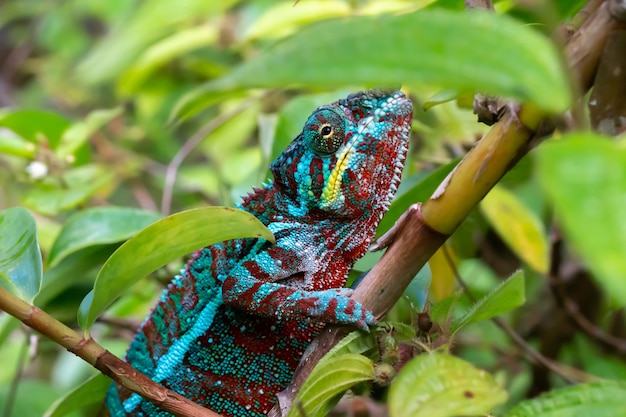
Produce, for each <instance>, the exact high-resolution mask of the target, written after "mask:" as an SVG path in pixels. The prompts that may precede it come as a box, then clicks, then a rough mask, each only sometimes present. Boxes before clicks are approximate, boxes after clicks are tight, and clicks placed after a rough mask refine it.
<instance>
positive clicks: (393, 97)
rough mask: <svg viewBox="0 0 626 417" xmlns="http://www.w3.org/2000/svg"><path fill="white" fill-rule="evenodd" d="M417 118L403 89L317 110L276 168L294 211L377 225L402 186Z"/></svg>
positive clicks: (366, 94) (277, 180) (279, 184)
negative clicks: (371, 219)
mask: <svg viewBox="0 0 626 417" xmlns="http://www.w3.org/2000/svg"><path fill="white" fill-rule="evenodd" d="M412 116H413V105H412V104H411V101H410V100H409V99H408V98H407V97H406V96H405V95H404V94H403V93H402V92H400V91H393V92H389V91H383V90H370V91H366V92H361V93H357V94H352V95H350V96H348V97H347V98H345V99H342V100H338V101H336V102H334V103H332V104H329V105H326V106H322V107H319V108H318V109H317V110H315V111H314V112H313V114H312V115H311V116H310V117H309V119H308V120H307V122H306V123H305V125H304V128H303V130H302V133H301V134H300V135H299V136H298V137H297V138H296V139H294V141H293V142H292V143H291V145H290V146H289V147H288V148H287V149H286V150H285V151H284V152H283V153H282V154H281V155H280V156H279V157H278V158H277V159H276V161H274V163H273V164H272V167H271V169H272V173H273V174H274V182H275V184H276V186H277V187H278V188H279V189H280V190H281V191H282V192H284V193H285V194H286V195H287V196H288V197H290V198H289V201H290V206H289V209H290V211H293V214H298V213H302V214H305V213H307V214H308V215H314V214H315V212H319V213H320V215H323V216H324V217H328V216H329V215H330V216H331V217H344V218H345V217H348V218H363V217H372V216H373V217H377V218H376V219H375V220H376V221H377V220H378V219H379V218H380V217H381V216H382V215H383V214H384V212H385V211H386V209H387V207H388V206H389V202H390V200H391V197H392V196H393V194H394V193H395V191H396V188H397V186H398V184H399V182H400V176H401V174H402V168H403V166H404V159H405V156H406V151H407V145H408V139H409V133H410V130H411V120H412Z"/></svg>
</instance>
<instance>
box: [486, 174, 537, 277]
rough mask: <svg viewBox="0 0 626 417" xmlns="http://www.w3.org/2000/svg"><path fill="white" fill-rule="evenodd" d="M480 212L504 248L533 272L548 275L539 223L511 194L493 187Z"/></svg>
mask: <svg viewBox="0 0 626 417" xmlns="http://www.w3.org/2000/svg"><path fill="white" fill-rule="evenodd" d="M480 209H481V211H482V212H483V214H484V215H485V217H486V218H487V219H488V220H489V223H491V225H492V226H493V228H494V230H495V231H496V232H497V233H498V235H499V236H500V238H502V240H503V241H504V242H505V243H506V244H507V246H508V247H509V248H510V249H511V250H512V251H513V252H514V253H515V254H516V255H517V256H518V257H519V258H520V259H522V260H523V261H525V262H526V263H527V264H528V265H529V266H530V267H531V268H533V269H534V270H535V271H537V272H539V273H541V274H546V273H547V272H548V251H549V242H548V237H547V236H546V231H545V228H544V227H543V223H541V220H540V219H539V218H538V217H537V216H536V215H535V213H533V212H532V211H531V210H529V209H528V208H527V207H526V206H524V204H523V203H522V202H521V201H520V200H519V199H518V198H517V197H516V196H515V194H513V193H512V192H510V191H507V190H506V189H505V188H504V187H500V186H496V187H494V188H493V189H492V190H491V191H489V194H487V196H485V198H484V199H483V201H481V203H480Z"/></svg>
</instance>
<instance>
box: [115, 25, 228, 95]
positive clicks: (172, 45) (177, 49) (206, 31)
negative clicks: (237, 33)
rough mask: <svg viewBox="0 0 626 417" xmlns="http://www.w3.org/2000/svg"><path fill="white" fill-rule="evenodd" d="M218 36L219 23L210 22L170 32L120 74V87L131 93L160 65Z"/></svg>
mask: <svg viewBox="0 0 626 417" xmlns="http://www.w3.org/2000/svg"><path fill="white" fill-rule="evenodd" d="M217 40H218V27H217V25H214V24H210V25H209V24H207V25H202V26H197V27H191V28H188V29H183V30H181V31H177V32H174V33H173V34H172V35H171V36H169V37H167V38H165V39H163V40H161V41H159V42H157V43H155V44H154V45H152V46H150V47H149V48H148V49H146V50H145V52H143V53H142V54H141V56H140V57H139V58H138V59H137V60H136V61H135V62H133V64H132V66H131V67H130V68H128V69H127V70H126V71H125V72H124V73H123V74H122V75H121V77H120V79H119V81H118V90H119V92H120V94H122V95H124V96H130V95H132V94H133V93H137V91H138V90H139V89H140V88H141V86H142V85H143V84H144V83H145V82H146V80H148V79H149V77H150V75H151V74H152V73H153V72H154V71H155V70H157V69H158V68H159V67H161V66H163V65H165V64H167V63H168V62H171V61H173V60H174V59H176V58H177V57H179V56H181V55H185V54H189V53H190V52H191V51H194V50H196V49H199V48H206V47H207V46H208V45H212V44H214V43H215V42H216V41H217Z"/></svg>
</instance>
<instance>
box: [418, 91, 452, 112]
mask: <svg viewBox="0 0 626 417" xmlns="http://www.w3.org/2000/svg"><path fill="white" fill-rule="evenodd" d="M458 95H459V92H458V91H456V90H443V91H439V92H438V93H437V94H435V95H434V96H432V97H431V98H429V99H428V100H426V101H425V102H424V104H423V105H422V108H423V109H424V110H428V109H430V108H432V107H434V106H436V105H438V104H442V103H447V102H448V101H452V100H456V98H457V97H458Z"/></svg>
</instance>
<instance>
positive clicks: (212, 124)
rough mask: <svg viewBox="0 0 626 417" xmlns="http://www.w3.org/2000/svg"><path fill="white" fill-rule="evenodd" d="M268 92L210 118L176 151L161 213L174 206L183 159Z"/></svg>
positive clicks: (166, 180)
mask: <svg viewBox="0 0 626 417" xmlns="http://www.w3.org/2000/svg"><path fill="white" fill-rule="evenodd" d="M268 94H270V92H269V91H265V92H263V93H261V94H257V95H255V96H253V97H250V98H248V99H246V100H244V101H242V102H241V103H239V105H237V106H235V107H234V108H232V109H230V110H228V111H226V112H224V113H222V114H220V115H219V116H217V117H216V118H214V119H212V120H210V121H209V122H208V123H206V124H205V125H204V126H202V127H201V128H200V129H199V130H198V131H197V132H196V133H194V134H193V135H192V136H190V137H189V139H187V141H186V142H185V143H184V144H183V146H182V147H181V148H180V150H179V151H178V152H177V153H176V155H174V158H172V161H171V162H170V163H169V164H168V165H167V170H166V172H165V185H164V186H163V198H162V199H161V214H163V215H167V214H169V212H170V210H171V208H172V195H173V193H174V183H175V182H176V175H177V174H178V169H179V168H180V166H181V165H182V163H183V161H184V160H185V159H186V158H187V156H189V154H190V153H191V152H192V151H193V150H194V149H195V148H196V146H198V145H199V144H200V142H202V140H204V139H205V138H206V137H207V136H208V135H210V134H211V133H212V132H213V131H214V130H215V129H217V128H218V127H220V126H221V125H222V124H224V123H226V122H227V121H228V120H230V119H232V118H233V117H234V116H236V115H238V114H239V113H241V112H242V111H244V110H246V109H247V108H248V107H250V106H252V105H253V104H254V103H256V102H258V101H259V100H261V99H262V98H264V97H266V96H267V95H268Z"/></svg>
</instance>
